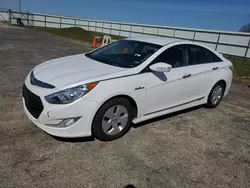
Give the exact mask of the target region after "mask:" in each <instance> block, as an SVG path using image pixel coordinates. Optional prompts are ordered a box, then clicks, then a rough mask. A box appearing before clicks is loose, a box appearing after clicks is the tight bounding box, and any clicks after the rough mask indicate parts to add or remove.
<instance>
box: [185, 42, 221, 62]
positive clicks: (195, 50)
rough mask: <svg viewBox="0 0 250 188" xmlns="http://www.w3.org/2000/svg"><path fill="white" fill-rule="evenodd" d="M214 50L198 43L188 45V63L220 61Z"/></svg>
mask: <svg viewBox="0 0 250 188" xmlns="http://www.w3.org/2000/svg"><path fill="white" fill-rule="evenodd" d="M220 61H221V59H220V58H219V57H218V56H217V55H215V54H214V53H213V52H211V51H209V50H208V49H206V48H203V47H201V46H197V45H188V65H197V64H204V63H215V62H220Z"/></svg>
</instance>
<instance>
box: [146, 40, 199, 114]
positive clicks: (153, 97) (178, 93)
mask: <svg viewBox="0 0 250 188" xmlns="http://www.w3.org/2000/svg"><path fill="white" fill-rule="evenodd" d="M158 62H165V63H168V64H170V65H172V70H171V71H170V72H153V71H151V70H150V69H149V68H148V69H147V73H146V74H147V76H146V78H147V85H146V100H145V101H147V102H146V103H145V105H144V107H145V108H144V110H143V111H144V115H150V114H154V113H157V112H160V111H164V110H167V109H169V108H174V107H177V106H180V105H182V104H185V103H187V102H188V101H192V100H193V99H194V96H195V91H194V87H195V84H197V80H194V79H193V78H192V76H191V71H192V70H191V69H190V67H188V66H187V48H186V45H185V44H183V45H176V46H173V47H170V48H168V49H167V50H165V51H164V52H163V53H161V54H160V55H159V56H158V57H157V58H155V60H153V62H152V63H151V64H150V65H152V64H155V63H158ZM150 65H149V66H150Z"/></svg>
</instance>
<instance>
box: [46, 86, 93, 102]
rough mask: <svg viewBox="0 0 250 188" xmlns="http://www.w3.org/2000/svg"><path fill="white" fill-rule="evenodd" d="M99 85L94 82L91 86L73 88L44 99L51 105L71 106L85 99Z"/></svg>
mask: <svg viewBox="0 0 250 188" xmlns="http://www.w3.org/2000/svg"><path fill="white" fill-rule="evenodd" d="M97 84H98V82H92V83H89V84H84V85H80V86H77V87H72V88H69V89H65V90H62V91H59V92H56V93H53V94H50V95H47V96H45V97H44V98H45V100H46V101H47V102H48V103H50V104H69V103H72V102H74V101H76V100H77V99H80V98H81V97H83V96H84V95H85V94H86V93H88V92H89V91H91V90H92V89H93V88H94V87H95V86H96V85H97Z"/></svg>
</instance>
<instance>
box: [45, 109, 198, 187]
mask: <svg viewBox="0 0 250 188" xmlns="http://www.w3.org/2000/svg"><path fill="white" fill-rule="evenodd" d="M202 107H203V106H202V105H200V106H195V107H191V108H188V109H185V110H181V111H178V112H173V113H171V114H167V115H163V116H159V117H156V118H153V119H150V120H146V121H143V122H141V123H138V124H133V125H132V127H133V128H139V127H142V126H145V125H148V124H150V123H153V122H157V121H160V120H163V119H167V118H171V117H174V116H177V115H180V114H184V113H187V112H190V111H195V110H198V109H201V108H202ZM46 134H48V133H46ZM48 135H50V134H48ZM50 136H51V137H52V138H54V139H55V140H57V141H61V142H72V143H76V142H93V141H95V137H94V136H90V137H80V138H61V137H57V136H53V135H50ZM128 186H131V185H128Z"/></svg>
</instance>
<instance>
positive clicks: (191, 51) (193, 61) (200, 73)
mask: <svg viewBox="0 0 250 188" xmlns="http://www.w3.org/2000/svg"><path fill="white" fill-rule="evenodd" d="M187 51H188V67H189V73H190V74H191V76H192V77H193V79H195V80H199V82H197V83H196V85H195V88H194V89H195V92H196V96H197V97H206V96H207V95H208V94H209V92H210V90H211V89H212V88H211V85H213V82H214V79H213V78H214V77H216V76H217V74H219V64H220V62H221V59H220V58H219V57H218V56H217V55H215V54H214V53H213V52H211V51H210V50H208V49H206V48H204V47H202V46H198V45H193V44H192V45H191V44H188V45H187Z"/></svg>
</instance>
